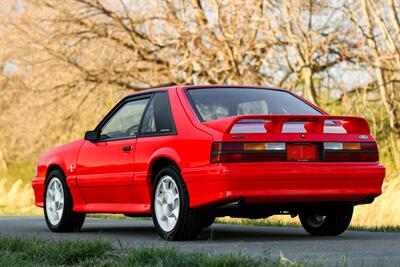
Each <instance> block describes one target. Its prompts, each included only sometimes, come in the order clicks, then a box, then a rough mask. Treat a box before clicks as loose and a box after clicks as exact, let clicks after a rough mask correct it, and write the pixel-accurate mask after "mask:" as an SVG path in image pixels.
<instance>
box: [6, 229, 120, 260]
mask: <svg viewBox="0 0 400 267" xmlns="http://www.w3.org/2000/svg"><path fill="white" fill-rule="evenodd" d="M112 251H113V250H112V248H111V245H110V244H109V243H107V242H105V241H102V240H96V241H90V242H89V241H63V242H56V241H45V240H42V239H39V238H37V237H35V238H22V237H18V238H10V237H5V236H0V255H1V257H0V266H60V265H76V264H83V265H92V264H90V263H93V262H96V261H98V260H107V258H109V257H111V255H112Z"/></svg>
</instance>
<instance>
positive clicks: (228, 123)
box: [203, 115, 370, 134]
mask: <svg viewBox="0 0 400 267" xmlns="http://www.w3.org/2000/svg"><path fill="white" fill-rule="evenodd" d="M241 120H264V121H265V124H264V127H265V129H266V130H267V134H268V133H275V134H280V133H282V128H283V125H284V124H285V123H286V122H304V123H305V124H304V128H305V129H306V131H307V133H314V134H323V133H324V126H325V121H326V120H330V121H335V122H337V123H338V126H342V127H343V128H344V129H345V130H346V132H347V133H348V134H370V128H369V125H368V122H367V121H366V120H365V119H364V118H361V117H354V116H331V115H241V116H234V117H227V118H223V119H218V120H212V121H207V122H203V124H204V125H207V126H209V127H211V128H213V129H215V130H217V131H220V132H222V133H225V134H226V133H230V132H231V130H232V127H233V126H234V125H235V124H236V123H238V122H239V121H241Z"/></svg>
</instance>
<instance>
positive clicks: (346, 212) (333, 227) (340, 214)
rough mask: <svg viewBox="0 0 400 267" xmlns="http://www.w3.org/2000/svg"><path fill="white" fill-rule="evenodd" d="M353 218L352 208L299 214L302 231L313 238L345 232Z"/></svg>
mask: <svg viewBox="0 0 400 267" xmlns="http://www.w3.org/2000/svg"><path fill="white" fill-rule="evenodd" d="M352 216H353V206H348V207H340V208H332V209H329V210H327V211H326V212H320V213H315V212H304V213H300V215H299V217H300V222H301V224H302V225H303V227H304V229H305V230H306V231H307V232H308V233H309V234H311V235H314V236H336V235H340V234H341V233H343V232H344V231H346V229H347V227H348V226H349V224H350V221H351V218H352Z"/></svg>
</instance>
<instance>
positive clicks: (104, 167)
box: [32, 86, 385, 240]
mask: <svg viewBox="0 0 400 267" xmlns="http://www.w3.org/2000/svg"><path fill="white" fill-rule="evenodd" d="M384 176H385V169H384V167H383V166H382V165H381V164H380V163H379V155H378V148H377V144H376V142H375V140H374V138H373V137H372V136H371V134H370V129H369V126H368V123H367V122H366V121H365V120H364V119H362V118H359V117H349V116H330V115H328V114H327V113H326V112H324V111H323V110H321V109H319V108H318V107H316V106H315V105H313V104H311V103H309V102H307V101H306V100H304V99H302V98H300V97H299V96H296V95H295V94H293V93H291V92H287V91H285V90H281V89H272V88H259V87H240V86H235V87H232V86H185V87H171V88H160V89H152V90H147V91H141V92H139V93H135V94H133V95H129V96H127V97H125V98H124V99H122V100H121V101H120V102H119V103H118V104H117V105H116V106H115V107H114V108H113V109H112V110H111V111H110V112H109V113H108V114H107V116H106V117H105V118H104V119H103V120H102V121H101V122H100V123H99V125H98V126H97V127H96V128H95V129H94V130H93V131H88V132H86V134H85V138H84V139H83V140H78V141H75V142H72V143H69V144H67V145H63V146H61V147H58V148H55V149H53V150H51V151H50V152H47V153H45V154H43V155H42V156H41V157H40V161H39V164H38V167H37V175H36V176H35V177H34V179H33V181H32V185H33V188H34V191H35V199H36V200H35V202H36V205H37V206H39V207H43V208H44V211H45V219H46V223H47V226H48V227H49V228H50V230H52V231H54V232H65V231H73V230H79V229H80V228H81V226H82V224H83V222H84V220H85V214H86V213H102V212H106V213H123V214H125V215H127V216H152V217H153V221H154V225H155V227H156V229H157V231H158V233H159V234H160V235H161V236H162V237H163V238H165V239H169V240H184V239H192V238H195V237H196V235H197V234H198V233H199V232H200V231H201V229H202V228H205V227H208V226H210V225H211V224H212V223H213V222H214V220H215V218H216V217H219V216H232V217H244V218H266V217H269V216H271V215H274V214H288V215H292V216H296V215H299V217H300V221H301V223H302V225H303V227H304V228H305V230H306V231H307V232H309V233H310V234H312V235H338V234H341V233H342V232H343V231H345V230H346V229H347V227H348V225H349V223H350V221H351V217H352V214H353V207H354V206H355V205H359V204H366V203H371V202H372V201H373V200H374V198H375V197H377V196H378V195H380V194H381V186H382V182H383V179H384Z"/></svg>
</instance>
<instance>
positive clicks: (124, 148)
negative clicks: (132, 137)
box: [122, 146, 132, 152]
mask: <svg viewBox="0 0 400 267" xmlns="http://www.w3.org/2000/svg"><path fill="white" fill-rule="evenodd" d="M122 150H123V151H125V152H129V151H131V150H132V147H131V146H124V147H123V148H122Z"/></svg>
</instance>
